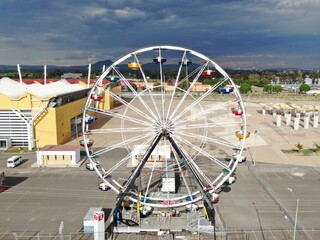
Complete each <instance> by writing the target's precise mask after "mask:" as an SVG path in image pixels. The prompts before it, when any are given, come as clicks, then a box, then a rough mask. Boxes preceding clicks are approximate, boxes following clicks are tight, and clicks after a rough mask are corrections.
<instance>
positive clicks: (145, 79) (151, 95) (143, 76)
mask: <svg viewBox="0 0 320 240" xmlns="http://www.w3.org/2000/svg"><path fill="white" fill-rule="evenodd" d="M134 58H135V60H136V61H137V63H138V64H140V62H139V59H138V56H137V55H136V54H134ZM139 70H140V73H141V75H142V78H143V81H144V83H145V84H146V88H147V91H148V93H149V96H150V98H151V101H152V104H153V107H154V108H155V110H156V113H157V115H158V119H161V117H160V113H159V109H158V107H157V104H156V102H155V100H154V98H153V94H152V92H151V90H150V88H149V87H148V81H147V78H146V75H145V73H144V71H143V69H142V67H140V68H139ZM150 110H151V109H150ZM152 113H153V112H152ZM153 115H154V113H153ZM156 118H157V117H155V119H156Z"/></svg>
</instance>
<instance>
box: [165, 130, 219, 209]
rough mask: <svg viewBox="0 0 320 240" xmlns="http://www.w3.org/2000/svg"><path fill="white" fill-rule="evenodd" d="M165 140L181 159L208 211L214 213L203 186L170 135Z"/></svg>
mask: <svg viewBox="0 0 320 240" xmlns="http://www.w3.org/2000/svg"><path fill="white" fill-rule="evenodd" d="M167 139H168V140H169V142H170V143H171V145H172V147H173V148H174V150H175V151H176V152H177V153H178V155H179V156H180V157H181V159H182V162H183V163H184V165H185V167H186V168H187V170H188V171H189V172H190V173H191V176H192V178H193V179H194V181H195V183H196V185H197V188H198V189H199V191H200V192H201V194H202V196H203V198H204V200H205V202H206V203H207V205H208V208H209V209H210V210H213V211H214V207H213V205H212V204H211V202H210V200H209V198H208V196H207V194H206V193H205V191H204V189H203V186H202V184H201V182H200V180H199V179H198V178H197V177H196V173H195V172H194V170H193V169H192V168H191V167H190V166H189V163H188V162H187V161H186V159H187V158H186V156H185V155H184V153H183V152H182V151H181V150H180V148H179V146H178V145H177V144H176V142H175V141H174V140H173V139H172V138H171V136H170V135H168V136H167Z"/></svg>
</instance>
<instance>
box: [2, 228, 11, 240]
mask: <svg viewBox="0 0 320 240" xmlns="http://www.w3.org/2000/svg"><path fill="white" fill-rule="evenodd" d="M8 232H9V230H7V231H6V232H5V233H4V234H3V235H2V237H0V240H1V239H3V238H4V237H5V236H6V235H7V233H8Z"/></svg>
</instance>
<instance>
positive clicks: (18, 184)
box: [0, 154, 320, 239]
mask: <svg viewBox="0 0 320 240" xmlns="http://www.w3.org/2000/svg"><path fill="white" fill-rule="evenodd" d="M34 157H35V156H33V155H32V154H28V155H25V156H24V158H25V159H27V158H29V159H28V160H27V161H25V163H23V164H22V165H20V166H18V167H16V168H12V169H7V168H5V167H4V166H5V164H4V162H5V159H6V158H7V155H4V154H3V155H1V170H3V169H4V171H5V173H6V176H7V181H6V184H7V185H9V186H10V188H9V189H8V190H6V191H4V192H2V193H0V239H10V238H6V236H8V234H10V233H19V234H18V236H19V237H20V238H18V239H24V238H23V237H24V236H29V235H32V234H33V235H34V234H35V233H41V234H53V235H54V234H57V233H58V229H59V226H60V224H61V222H62V221H63V222H64V229H63V233H66V234H70V233H77V232H81V230H82V226H83V217H84V216H85V214H86V212H87V210H88V209H89V208H90V207H102V208H104V209H106V210H107V211H111V209H112V208H113V206H114V203H115V198H116V196H115V194H114V193H113V192H112V191H108V192H103V191H100V190H99V189H98V188H97V185H98V183H99V182H100V180H99V179H98V177H97V176H96V174H95V173H94V172H90V171H88V170H86V169H85V167H84V166H81V167H80V168H31V167H30V166H31V164H32V163H33V161H35V160H34ZM236 177H237V181H236V183H234V184H233V185H231V186H226V187H223V188H222V192H221V193H220V202H219V203H218V204H216V205H215V206H216V208H217V211H218V212H219V214H218V215H219V216H220V218H219V219H220V220H217V227H218V233H219V232H221V233H222V232H223V233H224V235H219V234H218V235H217V238H218V239H219V238H221V239H225V238H224V237H225V233H226V232H227V233H228V236H229V237H228V239H233V238H234V239H245V238H242V237H244V236H246V237H248V236H249V237H250V239H290V237H292V235H293V222H294V219H295V211H296V203H297V201H296V200H297V199H299V210H298V222H297V223H298V224H297V230H298V231H299V232H301V234H300V233H299V234H298V235H297V237H298V238H297V239H320V231H319V230H320V222H319V214H320V211H319V210H320V200H319V199H320V186H319V179H320V169H318V168H313V167H301V166H299V167H297V166H292V165H291V166H288V165H274V164H264V163H258V164H256V166H255V167H253V166H251V162H246V163H243V164H240V165H239V166H238V168H237V172H236ZM108 224H109V221H106V227H107V226H108ZM302 230H303V231H302ZM122 237H124V236H119V237H118V239H122ZM149 238H150V239H151V237H150V236H149ZM126 239H128V236H126ZM129 239H131V238H129ZM132 239H133V238H132ZM135 239H137V238H135Z"/></svg>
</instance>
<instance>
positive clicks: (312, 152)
mask: <svg viewBox="0 0 320 240" xmlns="http://www.w3.org/2000/svg"><path fill="white" fill-rule="evenodd" d="M281 152H283V153H285V154H293V155H298V156H312V155H320V151H319V150H317V149H315V148H305V149H301V150H300V151H299V150H298V149H282V150H281Z"/></svg>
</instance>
